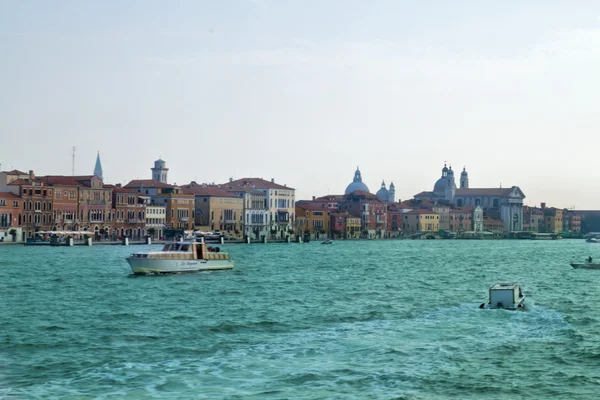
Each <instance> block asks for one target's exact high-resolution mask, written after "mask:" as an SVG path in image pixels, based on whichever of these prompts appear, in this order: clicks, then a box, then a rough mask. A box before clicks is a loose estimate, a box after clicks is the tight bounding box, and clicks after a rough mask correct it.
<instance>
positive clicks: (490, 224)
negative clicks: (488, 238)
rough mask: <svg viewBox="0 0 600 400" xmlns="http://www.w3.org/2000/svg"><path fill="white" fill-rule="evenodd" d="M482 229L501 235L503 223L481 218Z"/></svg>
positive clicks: (493, 219)
mask: <svg viewBox="0 0 600 400" xmlns="http://www.w3.org/2000/svg"><path fill="white" fill-rule="evenodd" d="M483 229H484V230H486V231H490V232H493V233H502V232H504V222H503V221H502V220H499V219H496V218H491V217H483Z"/></svg>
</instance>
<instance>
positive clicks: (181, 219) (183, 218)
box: [179, 217, 189, 222]
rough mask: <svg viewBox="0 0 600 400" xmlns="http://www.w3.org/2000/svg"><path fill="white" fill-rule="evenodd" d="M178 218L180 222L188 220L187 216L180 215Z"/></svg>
mask: <svg viewBox="0 0 600 400" xmlns="http://www.w3.org/2000/svg"><path fill="white" fill-rule="evenodd" d="M179 220H180V221H181V222H188V221H189V218H188V217H181V218H179Z"/></svg>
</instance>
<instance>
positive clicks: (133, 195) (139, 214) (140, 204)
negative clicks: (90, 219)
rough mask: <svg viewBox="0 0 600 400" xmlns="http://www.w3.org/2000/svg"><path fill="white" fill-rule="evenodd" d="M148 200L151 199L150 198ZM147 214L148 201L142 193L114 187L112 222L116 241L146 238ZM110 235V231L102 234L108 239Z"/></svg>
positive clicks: (119, 186)
mask: <svg viewBox="0 0 600 400" xmlns="http://www.w3.org/2000/svg"><path fill="white" fill-rule="evenodd" d="M146 199H149V196H148V197H146ZM147 212H148V210H147V209H146V201H145V199H144V196H142V195H141V194H140V193H138V192H136V191H135V190H131V189H125V188H123V187H121V185H117V186H112V209H111V215H110V221H111V222H112V237H113V238H114V239H118V238H119V237H120V238H123V237H128V238H133V239H141V238H142V237H144V236H146V234H147V233H146V219H147ZM110 233H111V232H110V231H109V230H108V229H105V230H104V231H103V232H101V234H102V235H103V236H105V237H107V238H108V237H109V234H110Z"/></svg>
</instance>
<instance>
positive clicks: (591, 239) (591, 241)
mask: <svg viewBox="0 0 600 400" xmlns="http://www.w3.org/2000/svg"><path fill="white" fill-rule="evenodd" d="M585 241H586V242H588V243H598V238H595V237H591V238H587V239H585Z"/></svg>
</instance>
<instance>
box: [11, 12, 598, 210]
mask: <svg viewBox="0 0 600 400" xmlns="http://www.w3.org/2000/svg"><path fill="white" fill-rule="evenodd" d="M0 54H1V58H0V59H1V62H0V163H2V169H3V170H6V169H9V168H11V167H14V168H17V169H21V170H29V169H33V170H34V171H35V172H36V173H37V174H65V175H68V174H70V173H71V156H70V153H71V147H72V146H77V150H76V165H75V169H76V171H75V172H76V173H78V174H88V173H92V171H93V168H94V162H95V157H96V152H97V151H100V155H101V158H102V163H103V167H104V176H105V180H106V181H107V182H110V183H118V182H127V181H128V180H130V179H135V178H150V177H151V173H150V168H151V167H152V164H153V161H154V160H155V159H157V158H158V157H159V156H161V157H162V158H163V159H164V160H166V161H167V165H168V167H169V168H170V172H169V181H170V183H173V182H176V183H178V184H183V183H187V182H189V181H190V180H196V181H198V182H213V181H214V182H224V181H226V180H227V179H228V178H229V177H234V178H241V177H244V176H258V177H263V178H265V179H270V178H271V177H273V178H275V179H276V181H277V182H280V183H287V184H288V186H293V187H295V188H297V189H298V192H297V195H298V198H308V197H310V196H312V195H323V194H326V193H328V192H329V193H334V194H337V193H342V192H343V190H344V189H345V187H346V185H347V184H348V183H349V182H350V181H351V180H352V176H353V173H354V170H355V168H356V166H357V165H360V168H361V171H362V173H363V178H364V181H365V183H367V185H368V186H369V187H370V189H371V191H372V192H375V191H377V189H378V188H379V185H380V184H381V180H382V179H385V180H386V183H389V181H391V180H393V181H394V183H395V184H396V188H397V189H396V190H397V197H398V198H401V199H406V198H409V197H412V196H413V195H414V194H416V193H418V192H420V191H423V190H432V189H433V184H434V183H435V181H436V179H438V177H439V176H440V174H441V168H442V167H443V163H444V160H447V161H448V162H449V163H451V164H452V165H453V167H454V169H455V170H456V171H457V172H458V171H460V170H461V169H462V166H463V165H466V167H467V170H468V172H469V174H470V178H471V186H472V187H498V186H499V185H500V183H502V186H512V185H518V186H520V187H521V189H522V190H523V191H524V192H525V194H526V196H527V198H526V203H527V204H530V205H536V204H537V205H539V203H540V202H542V201H546V202H547V203H548V204H549V205H554V206H557V207H565V206H572V205H574V206H575V207H576V208H579V209H584V208H595V209H598V208H600V184H598V181H597V179H598V176H599V175H600V155H599V154H600V131H599V129H598V128H599V127H600V105H599V96H600V2H598V1H596V0H590V1H571V2H566V1H562V0H561V1H551V0H539V1H533V0H530V1H523V0H514V1H506V0H505V1H494V2H492V1H479V0H473V1H457V0H453V1H446V0H439V1H423V0H419V1H417V0H411V1H408V0H407V1H400V0H389V1H373V2H367V1H348V0H343V1H342V0H339V1H322V0H319V1H300V0H298V1H285V0H273V1H268V0H262V1H260V0H255V1H247V0H246V1H243V0H240V1H222V0H220V1H148V0H140V1H121V0H118V1H82V0H73V1H25V0H18V1H17V0H14V1H9V0H0Z"/></svg>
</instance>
